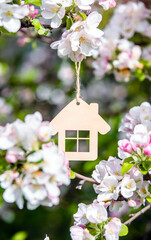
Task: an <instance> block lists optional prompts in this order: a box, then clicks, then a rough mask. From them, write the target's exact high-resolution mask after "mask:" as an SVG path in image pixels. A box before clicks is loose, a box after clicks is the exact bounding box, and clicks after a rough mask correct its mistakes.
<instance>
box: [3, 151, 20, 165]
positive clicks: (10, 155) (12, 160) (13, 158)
mask: <svg viewBox="0 0 151 240" xmlns="http://www.w3.org/2000/svg"><path fill="white" fill-rule="evenodd" d="M5 158H6V161H7V162H9V163H15V162H17V160H18V155H17V154H15V153H7V154H6V157H5Z"/></svg>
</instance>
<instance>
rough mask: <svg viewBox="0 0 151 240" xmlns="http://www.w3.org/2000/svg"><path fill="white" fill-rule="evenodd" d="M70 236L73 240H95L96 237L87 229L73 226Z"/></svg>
mask: <svg viewBox="0 0 151 240" xmlns="http://www.w3.org/2000/svg"><path fill="white" fill-rule="evenodd" d="M70 234H71V238H72V240H94V237H93V236H92V235H91V234H90V233H89V231H88V230H87V229H83V228H81V227H79V226H72V227H71V228H70Z"/></svg>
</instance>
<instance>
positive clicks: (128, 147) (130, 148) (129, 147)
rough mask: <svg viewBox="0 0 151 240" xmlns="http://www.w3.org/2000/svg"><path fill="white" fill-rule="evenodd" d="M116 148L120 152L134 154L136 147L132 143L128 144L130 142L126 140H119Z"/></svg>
mask: <svg viewBox="0 0 151 240" xmlns="http://www.w3.org/2000/svg"><path fill="white" fill-rule="evenodd" d="M118 146H119V148H120V149H121V150H122V151H124V152H128V153H131V152H134V151H135V149H136V145H135V144H133V143H130V141H129V140H127V139H123V140H120V141H119V142H118Z"/></svg>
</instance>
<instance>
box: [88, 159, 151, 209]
mask: <svg viewBox="0 0 151 240" xmlns="http://www.w3.org/2000/svg"><path fill="white" fill-rule="evenodd" d="M122 168H123V160H120V159H117V158H113V157H110V158H109V159H108V161H101V162H100V163H99V164H98V165H97V166H96V168H95V170H94V172H93V174H92V177H93V178H94V179H95V180H96V182H98V184H95V185H94V189H95V192H96V193H97V194H98V196H97V201H98V202H100V203H101V202H106V203H108V204H109V205H110V206H109V209H110V211H118V210H119V208H121V207H122V206H123V201H126V202H127V203H128V205H129V206H131V207H134V208H138V207H140V206H141V205H142V204H144V202H145V198H146V197H148V196H149V195H150V192H149V185H150V183H149V182H148V181H144V180H143V174H142V173H141V172H140V171H139V170H138V169H137V168H135V167H132V168H131V169H130V170H129V171H127V172H126V173H125V174H123V175H122Z"/></svg>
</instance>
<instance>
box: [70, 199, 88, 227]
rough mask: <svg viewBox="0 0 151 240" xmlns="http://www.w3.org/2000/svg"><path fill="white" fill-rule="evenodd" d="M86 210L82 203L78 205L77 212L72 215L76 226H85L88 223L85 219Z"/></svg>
mask: <svg viewBox="0 0 151 240" xmlns="http://www.w3.org/2000/svg"><path fill="white" fill-rule="evenodd" d="M87 208H88V207H87V205H86V204H84V203H80V204H79V205H78V211H77V213H75V214H74V215H73V217H74V220H75V224H76V225H85V224H87V223H88V220H87V217H86V212H87Z"/></svg>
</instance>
